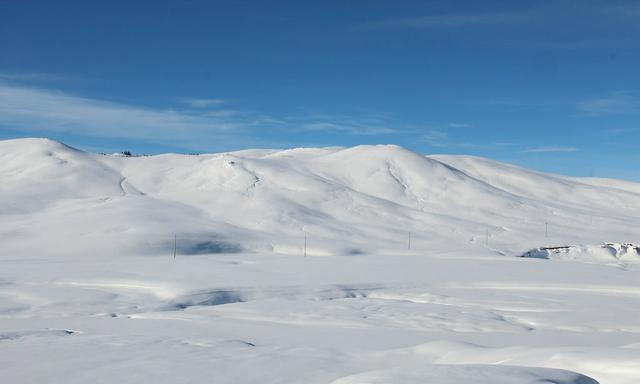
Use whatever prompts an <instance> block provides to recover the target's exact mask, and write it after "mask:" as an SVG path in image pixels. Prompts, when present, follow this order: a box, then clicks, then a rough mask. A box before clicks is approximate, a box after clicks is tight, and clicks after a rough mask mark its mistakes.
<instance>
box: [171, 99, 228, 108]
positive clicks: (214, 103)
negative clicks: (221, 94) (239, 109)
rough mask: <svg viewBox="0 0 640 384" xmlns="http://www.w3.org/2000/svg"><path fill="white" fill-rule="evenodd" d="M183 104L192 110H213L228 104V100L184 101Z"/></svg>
mask: <svg viewBox="0 0 640 384" xmlns="http://www.w3.org/2000/svg"><path fill="white" fill-rule="evenodd" d="M182 102H183V103H184V104H185V105H186V106H188V107H191V108H213V107H219V106H221V105H223V104H227V103H228V102H227V101H226V100H222V99H189V98H187V99H183V100H182Z"/></svg>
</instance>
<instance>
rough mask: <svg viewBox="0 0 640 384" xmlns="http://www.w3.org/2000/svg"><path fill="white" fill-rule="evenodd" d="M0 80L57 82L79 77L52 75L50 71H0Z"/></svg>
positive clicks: (73, 79)
mask: <svg viewBox="0 0 640 384" xmlns="http://www.w3.org/2000/svg"><path fill="white" fill-rule="evenodd" d="M0 80H7V81H28V82H59V81H78V80H79V79H78V78H77V77H71V76H63V75H54V74H51V73H39V72H31V73H27V72H0Z"/></svg>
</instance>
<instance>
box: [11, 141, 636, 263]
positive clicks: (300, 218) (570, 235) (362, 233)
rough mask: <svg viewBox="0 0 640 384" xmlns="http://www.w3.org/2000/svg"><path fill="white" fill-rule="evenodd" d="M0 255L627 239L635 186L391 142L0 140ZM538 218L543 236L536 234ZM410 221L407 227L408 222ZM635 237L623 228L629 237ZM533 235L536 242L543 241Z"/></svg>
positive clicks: (514, 248)
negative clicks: (227, 145) (224, 149)
mask: <svg viewBox="0 0 640 384" xmlns="http://www.w3.org/2000/svg"><path fill="white" fill-rule="evenodd" d="M0 178H1V179H2V185H1V186H0V199H1V201H3V204H2V205H1V206H0V238H1V239H3V241H4V242H5V246H4V247H3V250H1V251H0V253H2V254H14V255H21V254H37V253H43V252H45V253H49V254H60V253H73V254H77V255H79V256H81V255H83V254H104V255H127V254H150V255H153V254H164V255H166V254H167V252H170V251H171V248H172V247H173V238H174V235H175V236H176V237H177V238H178V243H179V246H178V247H179V252H181V253H186V254H197V253H215V252H231V251H239V250H246V251H253V250H257V251H273V252H278V253H284V254H295V255H300V254H301V253H302V252H303V249H302V248H303V245H304V238H305V236H306V237H307V240H308V241H307V252H308V254H309V255H326V254H346V255H348V254H354V253H378V252H399V253H402V252H407V251H408V249H407V248H408V247H409V236H411V237H412V242H411V248H412V251H413V250H421V251H428V250H432V249H438V250H442V249H450V250H460V249H474V250H475V249H481V250H484V251H486V252H493V250H494V249H495V250H499V251H500V252H503V253H507V254H509V253H513V252H519V251H521V250H526V249H529V248H532V247H536V246H540V245H546V244H547V243H550V244H556V243H564V242H571V243H576V242H578V243H579V242H589V243H592V242H602V241H620V242H624V241H637V236H638V233H637V231H636V229H635V228H637V227H638V226H639V224H640V219H639V217H640V194H639V193H638V190H640V187H637V185H635V184H633V183H625V182H618V183H616V184H615V185H614V184H613V183H605V182H598V181H597V180H592V179H577V178H568V177H562V176H557V175H550V174H543V173H539V172H534V171H529V170H526V169H522V168H518V167H515V166H511V165H508V164H503V163H498V162H495V161H491V160H487V159H481V158H474V157H462V156H428V157H425V156H422V155H419V154H417V153H414V152H411V151H408V150H406V149H404V148H401V147H398V146H392V145H389V146H358V147H353V148H299V149H291V150H245V151H238V152H230V153H220V154H210V155H200V156H189V155H177V154H166V155H158V156H148V157H115V156H105V155H96V154H90V153H85V152H82V151H78V150H76V149H73V148H70V147H68V146H65V145H64V144H61V143H57V142H54V141H51V140H46V139H22V140H7V141H1V142H0ZM545 222H547V223H549V225H550V228H549V227H548V228H549V229H550V235H549V237H545V233H544V231H545V224H544V223H545ZM409 232H411V235H409ZM634 236H635V237H634ZM542 243H544V244H542Z"/></svg>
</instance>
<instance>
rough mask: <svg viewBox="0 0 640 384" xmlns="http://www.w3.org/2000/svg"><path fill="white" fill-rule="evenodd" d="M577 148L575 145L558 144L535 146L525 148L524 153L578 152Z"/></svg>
mask: <svg viewBox="0 0 640 384" xmlns="http://www.w3.org/2000/svg"><path fill="white" fill-rule="evenodd" d="M578 151H579V149H578V148H575V147H563V146H559V145H550V146H545V147H536V148H529V149H525V150H524V151H522V152H524V153H553V152H564V153H566V152H578Z"/></svg>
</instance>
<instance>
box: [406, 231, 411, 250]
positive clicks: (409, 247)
mask: <svg viewBox="0 0 640 384" xmlns="http://www.w3.org/2000/svg"><path fill="white" fill-rule="evenodd" d="M407 249H411V232H409V246H408V247H407Z"/></svg>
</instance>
